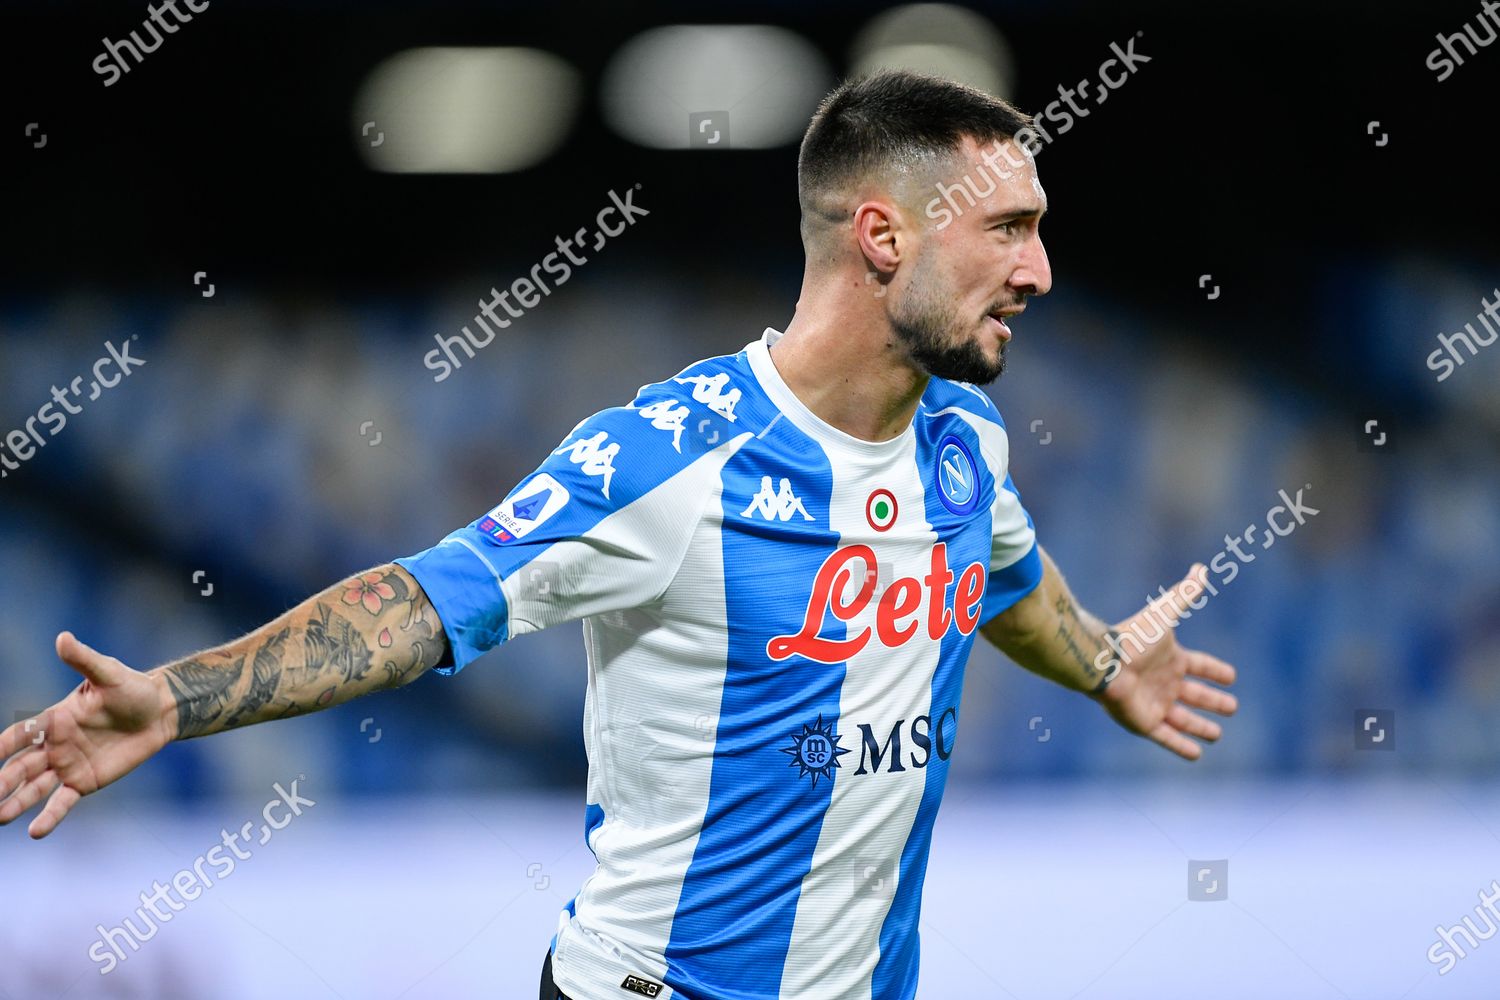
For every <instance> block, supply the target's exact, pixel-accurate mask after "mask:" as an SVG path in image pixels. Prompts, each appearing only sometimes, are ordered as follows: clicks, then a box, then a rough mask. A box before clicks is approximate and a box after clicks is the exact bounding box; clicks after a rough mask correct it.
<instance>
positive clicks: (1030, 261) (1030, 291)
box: [1009, 236, 1052, 295]
mask: <svg viewBox="0 0 1500 1000" xmlns="http://www.w3.org/2000/svg"><path fill="white" fill-rule="evenodd" d="M1009 284H1010V287H1011V288H1013V289H1014V290H1016V291H1018V292H1023V293H1025V294H1027V295H1046V294H1047V293H1048V292H1050V291H1051V290H1052V264H1051V262H1050V261H1048V260H1047V248H1046V247H1045V246H1043V245H1042V240H1041V237H1039V236H1033V237H1032V238H1031V239H1029V240H1027V241H1026V245H1025V246H1024V247H1022V249H1021V257H1020V259H1019V260H1018V261H1016V267H1015V270H1013V271H1012V272H1011V274H1010V282H1009Z"/></svg>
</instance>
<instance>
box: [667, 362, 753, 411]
mask: <svg viewBox="0 0 1500 1000" xmlns="http://www.w3.org/2000/svg"><path fill="white" fill-rule="evenodd" d="M672 381H673V382H676V383H677V384H678V385H687V384H688V383H692V385H693V398H694V399H696V400H697V401H698V402H700V403H702V404H703V405H704V406H707V407H708V408H709V409H710V410H713V411H714V412H715V413H717V414H718V415H719V416H721V417H723V418H724V419H725V420H728V421H729V422H730V423H734V407H735V404H736V403H738V402H739V401H740V391H739V390H738V389H730V390H729V391H728V392H725V391H724V387H725V386H727V385H729V375H728V373H727V372H719V374H717V375H689V376H688V377H687V378H674V379H673V380H672Z"/></svg>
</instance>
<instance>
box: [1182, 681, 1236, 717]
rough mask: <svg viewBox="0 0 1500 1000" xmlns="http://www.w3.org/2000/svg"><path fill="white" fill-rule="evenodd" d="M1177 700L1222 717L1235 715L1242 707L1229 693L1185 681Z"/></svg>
mask: <svg viewBox="0 0 1500 1000" xmlns="http://www.w3.org/2000/svg"><path fill="white" fill-rule="evenodd" d="M1177 700H1178V701H1180V702H1182V703H1183V704H1184V705H1191V706H1192V707H1193V708H1202V709H1206V710H1207V711H1210V712H1217V713H1219V714H1220V715H1233V714H1234V713H1235V710H1236V709H1238V708H1239V707H1240V702H1239V699H1238V698H1236V697H1235V696H1234V695H1232V694H1230V693H1229V692H1228V691H1220V690H1219V689H1218V688H1211V687H1209V686H1208V685H1207V684H1204V683H1202V682H1201V681H1193V680H1184V681H1183V682H1182V688H1181V690H1179V691H1178V692H1177Z"/></svg>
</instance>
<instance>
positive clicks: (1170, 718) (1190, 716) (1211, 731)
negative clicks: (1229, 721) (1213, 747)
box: [1167, 705, 1224, 743]
mask: <svg viewBox="0 0 1500 1000" xmlns="http://www.w3.org/2000/svg"><path fill="white" fill-rule="evenodd" d="M1167 722H1169V723H1171V725H1172V726H1173V728H1175V729H1177V730H1178V731H1179V732H1184V733H1187V734H1188V735H1189V736H1196V737H1198V738H1199V739H1202V740H1208V741H1209V742H1210V743H1212V742H1214V741H1215V740H1217V739H1218V738H1219V737H1220V736H1222V735H1224V727H1223V726H1221V725H1219V724H1218V723H1217V722H1215V721H1213V720H1212V719H1205V718H1204V717H1203V716H1201V715H1199V714H1198V713H1197V712H1194V711H1191V710H1190V709H1188V708H1185V707H1183V706H1182V705H1173V706H1172V707H1171V708H1169V709H1168V710H1167Z"/></svg>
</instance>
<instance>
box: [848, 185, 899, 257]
mask: <svg viewBox="0 0 1500 1000" xmlns="http://www.w3.org/2000/svg"><path fill="white" fill-rule="evenodd" d="M899 225H900V223H899V216H898V214H897V211H896V207H895V206H894V205H892V204H891V203H889V202H884V201H867V202H864V203H863V204H861V205H860V206H859V207H858V208H856V209H855V210H854V236H855V239H857V240H858V241H859V250H860V253H861V254H863V255H864V258H865V260H867V261H868V262H869V264H870V267H871V268H873V269H874V270H875V271H877V272H879V273H881V274H890V273H891V272H892V271H894V270H896V264H897V263H898V262H899V261H900V260H901V252H902V250H903V249H904V247H902V246H900V245H899V243H898V241H897V238H896V234H897V230H898V228H899Z"/></svg>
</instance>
